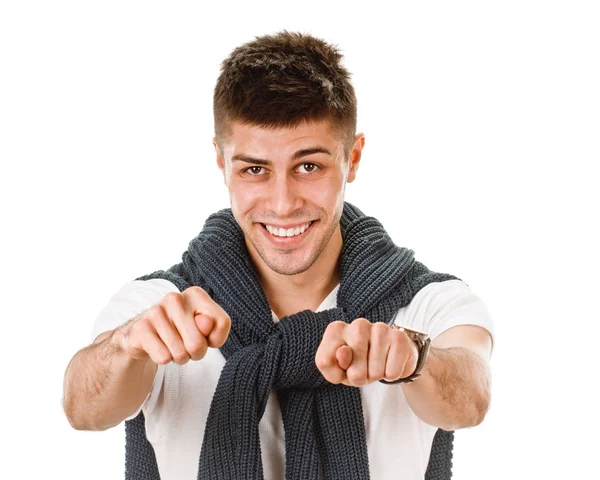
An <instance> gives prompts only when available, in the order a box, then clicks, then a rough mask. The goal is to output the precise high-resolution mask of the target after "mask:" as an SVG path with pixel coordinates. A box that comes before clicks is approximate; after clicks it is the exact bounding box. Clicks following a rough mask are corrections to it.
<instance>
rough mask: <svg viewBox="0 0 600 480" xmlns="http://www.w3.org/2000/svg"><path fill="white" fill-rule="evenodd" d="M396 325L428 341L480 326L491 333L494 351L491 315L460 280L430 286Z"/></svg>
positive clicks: (400, 315) (420, 291)
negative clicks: (464, 327)
mask: <svg viewBox="0 0 600 480" xmlns="http://www.w3.org/2000/svg"><path fill="white" fill-rule="evenodd" d="M395 322H396V323H397V324H399V325H403V326H405V327H406V328H412V329H414V330H418V331H421V332H425V333H428V334H429V337H430V338H431V340H433V339H435V338H436V337H437V336H438V335H440V334H441V333H442V332H444V331H446V330H448V329H449V328H452V327H454V326H456V325H479V326H481V327H483V328H485V329H486V330H487V331H488V332H490V336H491V337H492V350H493V348H494V323H493V321H492V316H491V314H490V311H489V310H488V308H487V306H486V305H485V303H484V302H483V300H482V299H481V298H480V297H479V296H478V295H477V294H475V293H474V292H473V291H472V290H471V288H470V287H469V285H467V284H466V283H465V282H463V281H462V280H446V281H443V282H432V283H429V284H428V285H426V286H425V287H423V288H422V289H421V290H419V291H418V292H417V293H416V294H415V296H414V297H413V299H412V300H411V302H410V303H409V304H408V305H407V306H405V307H403V308H401V309H400V310H399V311H398V313H397V315H396V319H395Z"/></svg>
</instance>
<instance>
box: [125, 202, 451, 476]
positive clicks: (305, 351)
mask: <svg viewBox="0 0 600 480" xmlns="http://www.w3.org/2000/svg"><path fill="white" fill-rule="evenodd" d="M340 227H341V232H342V240H343V247H342V253H341V258H340V288H339V290H338V293H337V307H336V308H332V309H329V310H325V311H322V312H318V313H315V312H312V311H310V310H304V311H301V312H298V313H295V314H293V315H289V316H284V317H282V318H281V319H280V321H279V322H274V321H273V319H272V315H271V308H270V306H269V303H268V301H267V298H266V296H265V294H264V291H263V289H262V287H261V285H260V282H259V281H258V276H257V273H256V270H255V268H254V266H253V265H252V263H251V261H250V257H249V254H248V250H247V247H246V245H245V242H244V234H243V231H242V229H241V228H240V227H239V225H238V224H237V222H236V220H235V218H234V217H233V214H232V212H231V209H229V208H228V209H223V210H220V211H218V212H216V213H213V214H212V215H210V216H209V217H208V219H207V220H206V222H205V224H204V227H203V230H202V231H201V232H200V233H199V234H198V236H197V237H196V238H194V239H193V240H192V241H191V242H190V244H189V248H188V250H187V251H186V252H184V253H183V256H182V262H180V263H178V264H175V265H173V266H172V267H171V268H169V269H168V270H167V271H164V270H158V271H156V272H154V273H151V274H149V275H144V276H142V277H138V278H137V280H148V279H151V278H163V279H166V280H169V281H170V282H172V283H173V284H175V285H176V286H177V287H178V288H179V290H180V291H183V290H185V289H186V288H188V287H190V286H193V285H197V286H200V287H202V288H203V289H204V290H205V291H206V292H207V293H208V294H209V295H210V296H211V298H212V299H213V300H214V301H215V302H217V303H218V304H219V305H220V306H221V307H222V308H223V309H224V310H225V311H226V312H227V313H228V314H229V316H230V317H231V321H232V325H231V331H230V334H229V337H228V338H227V340H226V342H225V344H224V345H223V346H222V347H221V348H220V351H221V353H222V354H223V356H224V357H225V358H226V363H225V366H224V367H223V370H222V372H221V376H220V378H219V381H218V383H217V387H216V390H215V393H214V396H213V399H212V403H211V407H210V411H209V414H208V418H207V422H206V427H205V430H204V437H203V443H202V449H201V453H200V458H199V463H198V477H197V478H198V479H227V480H229V479H236V480H237V479H249V480H255V479H262V478H263V467H262V460H261V448H260V438H259V429H258V425H259V421H260V419H261V417H262V415H263V413H264V411H265V407H266V403H267V398H268V395H269V392H270V391H271V390H275V391H276V393H277V398H278V400H279V404H280V408H281V414H282V419H283V425H284V429H285V472H286V473H285V476H286V479H290V480H306V479H353V480H365V479H368V478H369V459H368V455H367V445H366V439H365V427H364V417H363V411H362V404H361V400H360V389H359V388H356V387H348V386H345V385H342V384H339V385H333V384H330V383H329V382H327V381H326V380H325V379H324V378H323V376H322V375H321V373H320V372H319V370H318V369H317V367H316V365H315V360H314V359H315V354H316V351H317V348H318V346H319V344H320V342H321V339H322V338H323V333H324V332H325V329H326V327H327V325H328V324H329V323H331V322H333V321H336V320H342V321H344V322H347V323H351V322H352V321H353V320H354V319H356V318H359V317H364V318H367V319H369V320H370V321H371V322H386V323H388V322H389V321H390V320H391V319H392V318H393V317H394V315H395V314H396V313H397V311H398V309H400V308H402V307H404V306H406V305H408V304H409V303H410V301H411V300H412V298H413V297H414V295H415V294H416V293H417V292H418V291H419V290H420V289H421V288H423V287H424V286H425V285H427V284H429V283H431V282H440V281H446V280H452V279H457V277H455V276H453V275H449V274H443V273H436V272H432V271H430V270H429V269H427V267H425V266H424V265H423V264H421V263H420V262H418V261H416V260H415V259H414V252H413V251H412V250H409V249H406V248H403V247H398V246H396V245H395V244H394V243H393V241H392V240H391V238H390V237H389V235H388V234H387V232H386V231H385V230H384V228H383V226H382V225H381V223H380V222H379V221H378V220H377V219H375V218H373V217H369V216H366V215H364V214H363V213H362V212H361V211H360V210H359V209H358V208H357V207H355V206H353V205H352V204H350V203H348V202H344V210H343V213H342V217H341V219H340ZM200 361H201V360H200ZM416 381H418V380H416ZM388 388H402V387H401V385H398V384H397V385H390V386H389V387H388ZM144 422H145V418H144V414H143V413H140V414H139V415H138V416H137V417H136V418H134V419H132V420H129V421H127V422H125V430H126V472H125V476H126V478H127V479H129V480H142V479H143V480H154V479H159V478H160V477H159V473H158V468H157V465H156V458H155V456H154V451H153V448H152V445H151V444H150V443H149V442H148V440H147V438H146V436H145V423H144ZM399 434H401V433H399ZM453 434H454V432H446V431H444V430H441V429H438V431H437V432H436V435H435V437H434V442H433V446H432V451H431V455H430V460H429V464H428V469H427V473H426V477H425V478H426V479H427V480H434V479H435V480H438V479H449V478H451V476H452V447H453ZM190 480H191V479H190Z"/></svg>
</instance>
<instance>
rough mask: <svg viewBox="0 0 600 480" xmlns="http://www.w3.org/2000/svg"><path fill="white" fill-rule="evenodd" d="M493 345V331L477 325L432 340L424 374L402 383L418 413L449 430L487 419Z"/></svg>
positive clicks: (425, 420) (449, 331) (448, 332)
mask: <svg viewBox="0 0 600 480" xmlns="http://www.w3.org/2000/svg"><path fill="white" fill-rule="evenodd" d="M434 345H435V347H437V348H434ZM491 347H492V341H491V337H490V335H489V333H488V332H487V331H486V330H485V329H483V328H481V327H479V326H475V325H459V326H455V327H453V328H451V329H449V330H447V331H446V332H444V333H442V334H441V335H439V336H438V337H437V338H436V339H435V340H434V341H432V342H431V349H430V351H429V356H428V358H427V361H426V362H425V366H424V367H423V370H422V371H421V376H420V377H419V378H417V379H416V380H415V381H414V382H412V383H403V384H401V385H402V388H403V389H404V395H405V397H406V400H407V402H408V404H409V405H410V407H411V409H412V410H413V411H414V412H415V414H416V415H417V416H418V417H419V418H420V419H421V420H423V421H424V422H426V423H428V424H430V425H433V426H437V427H439V428H442V429H443V430H448V431H450V430H457V429H459V428H466V427H474V426H476V425H479V424H480V423H481V422H483V419H484V418H485V415H486V413H487V411H488V409H489V405H490V401H491V371H490V365H489V361H488V360H489V358H490V352H491Z"/></svg>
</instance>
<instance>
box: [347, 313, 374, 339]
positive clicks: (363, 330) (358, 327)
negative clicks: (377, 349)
mask: <svg viewBox="0 0 600 480" xmlns="http://www.w3.org/2000/svg"><path fill="white" fill-rule="evenodd" d="M352 328H353V329H354V331H355V334H356V335H357V336H358V337H361V338H362V337H366V336H368V335H369V332H370V330H371V322H369V321H368V320H367V319H366V318H358V319H356V320H354V321H353V322H352Z"/></svg>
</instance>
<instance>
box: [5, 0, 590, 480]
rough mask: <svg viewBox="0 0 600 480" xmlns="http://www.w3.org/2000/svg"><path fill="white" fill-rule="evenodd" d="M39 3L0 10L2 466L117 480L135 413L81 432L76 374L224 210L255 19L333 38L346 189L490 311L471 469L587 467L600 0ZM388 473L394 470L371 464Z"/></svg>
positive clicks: (536, 471) (463, 437) (15, 472)
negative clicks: (224, 77)
mask: <svg viewBox="0 0 600 480" xmlns="http://www.w3.org/2000/svg"><path fill="white" fill-rule="evenodd" d="M392 5H393V4H392V3H391V2H390V3H389V4H381V3H380V2H361V3H352V2H348V1H345V2H333V1H328V2H325V1H319V2H309V1H303V2H296V3H290V2H277V3H275V2H273V3H269V2H248V3H244V4H239V5H238V4H233V3H221V2H214V3H213V4H204V5H201V3H200V2H161V3H159V2H126V1H119V2H115V1H104V2H75V1H72V2H66V1H54V2H27V1H6V2H3V3H2V4H1V6H0V69H1V75H0V84H1V85H0V159H1V162H2V163H1V174H0V182H1V183H0V196H1V198H0V200H1V203H0V204H1V206H2V207H1V208H2V232H3V233H2V235H1V237H0V238H1V240H0V241H1V242H2V245H1V249H0V255H1V258H0V260H1V265H2V275H1V279H0V282H1V285H0V295H1V298H2V315H1V320H0V321H2V324H3V330H2V331H3V338H2V345H3V348H2V359H3V367H4V368H3V386H2V395H1V396H0V398H1V400H0V401H1V402H2V410H1V411H2V414H3V417H4V419H3V421H2V431H3V437H4V440H5V443H4V445H5V446H4V447H3V454H2V458H3V460H2V462H1V464H0V468H1V469H2V471H0V476H1V477H2V478H40V477H42V476H43V477H44V478H45V477H52V478H61V479H80V478H87V479H107V478H122V477H123V468H124V430H123V424H121V425H119V426H118V427H115V428H113V429H111V430H108V431H104V432H81V431H76V430H73V429H72V428H71V427H70V425H69V423H68V421H67V419H66V417H65V415H64V413H63V411H62V407H61V396H62V381H63V376H64V371H65V368H66V366H67V364H68V362H69V360H70V359H71V357H72V356H73V355H74V354H75V352H76V351H77V350H79V349H80V348H83V347H84V346H85V345H86V344H87V341H88V336H89V334H90V332H91V328H92V324H93V322H94V320H95V317H96V315H97V313H98V312H99V311H100V309H101V308H102V307H103V306H104V305H105V304H106V302H107V301H108V299H109V298H110V296H111V295H112V294H113V293H114V292H115V291H116V290H117V289H118V288H119V287H120V286H121V285H122V284H124V283H125V282H127V281H129V280H132V279H133V278H135V277H137V276H139V275H141V274H144V273H149V272H152V271H155V270H157V269H166V268H168V267H169V266H171V265H172V264H174V263H177V262H179V261H180V258H181V254H182V253H183V251H184V250H185V249H186V248H187V244H188V242H189V241H190V240H191V239H192V238H193V237H194V236H195V235H196V234H197V233H198V232H199V231H200V230H201V228H202V225H203V222H204V220H205V218H206V217H207V216H208V215H209V214H210V213H212V212H214V211H216V210H218V209H220V208H225V207H228V206H229V203H228V196H227V191H226V188H225V186H224V185H223V182H222V177H221V176H220V175H221V174H220V171H219V170H218V168H217V166H216V163H215V156H214V150H213V147H212V144H211V139H212V136H213V130H212V128H213V124H212V122H213V119H212V90H213V88H214V84H215V81H216V78H217V75H218V72H219V65H220V62H221V61H222V60H223V59H224V58H225V57H226V56H227V55H228V54H229V52H230V51H231V50H232V49H233V48H234V47H236V46H238V45H240V44H241V43H244V42H246V41H249V40H252V39H253V38H254V36H256V35H262V34H265V33H274V32H276V31H278V30H280V29H283V28H285V29H288V30H291V31H295V30H296V31H303V32H307V33H311V34H313V35H316V36H319V37H321V38H323V39H325V40H327V41H329V42H331V43H334V44H336V45H338V46H339V47H340V48H341V50H342V53H344V58H345V60H344V62H345V65H346V66H347V67H348V69H349V70H350V71H351V72H352V74H353V79H354V80H353V81H354V85H355V88H356V93H357V97H358V102H359V110H358V113H359V121H358V127H359V131H362V132H364V133H365V136H366V144H365V148H364V150H363V157H362V162H361V166H360V169H359V172H358V177H357V179H356V181H355V182H354V183H352V184H349V185H348V187H347V193H346V200H348V201H350V202H353V203H355V204H356V205H357V206H358V207H359V208H361V209H362V210H363V212H365V213H366V214H368V215H373V216H376V217H377V218H378V219H380V221H381V222H382V223H383V225H384V226H385V227H386V229H387V230H388V231H389V232H390V234H391V235H392V238H393V239H394V241H395V242H396V243H397V244H399V245H402V246H406V247H409V248H411V249H413V250H414V251H415V253H416V258H417V259H418V260H420V261H422V262H423V263H425V264H426V265H427V266H428V267H429V268H430V269H432V270H434V271H438V272H449V273H452V274H454V275H456V276H458V277H460V278H462V279H464V280H465V281H466V282H467V283H468V284H469V285H470V286H471V288H472V289H473V290H474V291H475V292H476V293H478V294H479V295H480V297H481V298H482V299H483V300H484V302H485V303H486V304H487V306H488V307H489V309H490V311H491V313H492V315H493V319H494V322H495V326H496V345H495V349H494V354H493V357H492V371H493V380H492V382H493V399H492V405H491V409H490V411H489V413H488V416H487V418H486V419H485V421H484V423H483V424H481V425H479V426H477V427H475V428H472V429H462V430H458V431H457V432H456V439H455V450H454V478H457V479H460V480H462V479H505V478H509V477H510V478H523V479H525V478H584V477H586V478H589V477H588V476H587V475H586V472H589V471H590V470H591V469H592V468H594V469H595V468H596V463H597V458H596V455H597V454H596V450H597V446H598V441H597V431H598V427H599V426H600V425H599V423H600V422H599V415H598V410H597V405H599V404H600V398H599V397H598V394H597V393H596V392H597V390H596V389H595V384H596V382H597V379H598V374H597V368H595V367H597V366H598V364H599V362H598V356H597V353H596V349H595V344H596V343H597V335H598V333H599V328H598V321H599V320H600V318H599V317H600V315H599V314H598V302H597V298H598V297H597V290H598V286H599V281H598V278H599V275H598V269H599V267H600V261H599V255H598V250H597V248H598V245H599V244H600V242H599V238H598V233H597V227H598V206H599V204H600V202H599V198H598V174H597V173H596V172H597V170H596V168H597V164H598V161H599V160H600V155H599V154H600V147H599V133H600V95H599V91H600V88H599V85H600V70H599V58H600V33H599V32H600V29H599V28H598V25H599V24H600V15H599V12H598V8H597V7H596V3H595V2H578V1H564V2H556V1H544V2H542V1H540V2H533V1H503V2H475V1H473V2H464V1H457V2H410V3H409V2H405V3H400V4H397V3H395V4H394V6H392ZM375 480H376V479H375Z"/></svg>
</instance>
